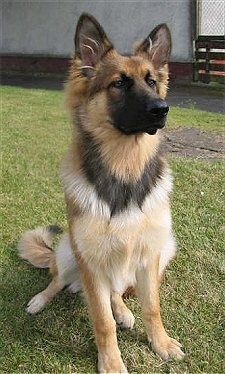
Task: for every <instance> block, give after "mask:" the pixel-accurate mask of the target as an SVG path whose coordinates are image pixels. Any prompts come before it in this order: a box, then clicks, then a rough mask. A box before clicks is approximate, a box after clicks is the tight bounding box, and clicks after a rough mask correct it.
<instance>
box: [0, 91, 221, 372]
mask: <svg viewBox="0 0 225 374" xmlns="http://www.w3.org/2000/svg"><path fill="white" fill-rule="evenodd" d="M2 103H3V105H2V119H1V126H2V141H1V151H2V154H3V158H2V188H1V206H2V216H1V217H2V220H1V225H2V227H1V248H0V251H1V253H0V283H1V287H0V329H1V338H0V373H9V374H11V373H29V374H30V373H31V374H34V373H37V374H39V373H54V374H55V373H57V374H70V373H77V374H78V373H79V374H80V373H94V372H95V370H96V362H97V353H96V347H95V344H94V337H93V332H92V329H91V326H90V323H89V320H88V314H87V307H86V305H85V302H84V301H83V298H82V296H80V295H71V294H69V293H68V292H66V291H65V292H63V293H61V294H60V295H59V296H58V297H57V298H56V299H55V300H54V301H53V302H52V303H51V304H50V305H49V306H48V307H47V308H46V309H45V310H44V311H43V312H42V313H40V314H39V315H37V316H34V317H31V316H28V315H27V314H26V312H25V306H26V303H27V301H28V300H29V299H30V298H31V297H32V296H33V295H34V294H35V293H37V292H38V291H40V290H41V289H43V288H44V287H46V285H47V284H48V281H49V275H48V273H47V272H46V270H38V269H34V268H32V267H31V266H29V265H28V264H26V263H25V262H23V261H21V260H20V259H18V257H17V251H16V246H17V241H18V238H19V237H20V234H21V232H22V231H24V230H25V229H27V228H33V227H36V226H37V225H40V224H41V225H42V224H50V223H56V222H57V223H59V224H61V225H62V226H64V227H66V213H65V204H64V199H63V193H62V189H61V186H60V183H59V180H58V169H59V165H60V162H61V158H62V155H63V154H64V153H65V151H66V149H67V146H68V144H69V142H70V124H69V119H68V116H67V115H66V113H65V111H64V109H63V95H62V93H61V92H58V91H45V90H33V89H21V88H13V87H4V88H2ZM182 118H184V119H183V120H182ZM204 118H206V122H207V125H206V126H207V131H210V130H211V131H220V130H219V128H218V123H221V122H222V121H221V119H222V117H221V115H217V114H209V113H206V112H204ZM195 121H196V122H195ZM170 123H171V126H172V123H175V125H178V124H179V125H180V126H181V125H182V124H183V125H184V126H188V127H190V126H193V125H195V124H197V125H198V126H200V127H204V119H203V112H200V111H195V110H191V109H180V108H174V109H172V110H171V113H170ZM170 163H171V166H172V168H173V171H174V176H175V189H174V194H173V202H172V207H173V216H174V228H175V232H176V236H177V240H178V244H179V252H178V256H177V258H176V260H175V261H174V262H173V263H172V264H171V266H170V267H169V269H168V270H167V272H166V276H165V279H164V281H163V284H162V290H161V299H162V315H163V320H164V322H165V325H166V327H167V330H168V331H169V333H170V334H171V335H172V336H173V337H175V338H179V340H180V341H181V342H182V344H183V346H184V349H185V352H186V358H185V360H184V361H183V362H179V363H177V362H172V361H171V362H168V363H162V361H161V360H160V359H159V358H157V357H156V356H155V355H154V354H153V353H152V352H151V350H150V349H149V348H148V346H147V343H146V337H145V333H144V328H143V325H142V322H141V317H140V307H139V304H138V302H137V300H136V299H135V298H133V299H130V300H129V301H128V305H129V307H130V308H131V309H132V311H133V312H134V314H135V316H136V324H135V327H134V329H133V330H132V331H131V332H129V331H128V332H126V331H118V341H119V346H120V349H121V351H122V355H123V358H124V361H125V363H126V364H127V366H128V368H129V372H130V373H139V374H142V373H221V374H222V373H224V371H225V367H224V352H223V349H224V344H223V341H222V338H223V337H222V315H223V312H224V304H223V300H222V299H223V292H224V289H223V287H224V268H225V264H224V234H225V222H224V216H225V205H224V200H225V197H224V190H223V188H224V173H225V163H224V162H223V161H210V162H207V161H199V160H198V161H197V160H189V159H181V158H173V159H171V162H170Z"/></svg>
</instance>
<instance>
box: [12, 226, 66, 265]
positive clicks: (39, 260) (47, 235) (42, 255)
mask: <svg viewBox="0 0 225 374" xmlns="http://www.w3.org/2000/svg"><path fill="white" fill-rule="evenodd" d="M61 232H62V229H61V228H60V227H58V226H48V227H37V228H36V229H34V230H29V231H25V232H24V233H23V234H22V236H21V239H20V241H19V243H18V252H19V256H20V257H21V258H23V259H24V260H27V261H29V262H30V263H31V264H32V265H33V266H35V267H37V268H49V267H50V265H51V262H52V260H53V258H54V256H55V254H54V252H53V251H52V249H51V244H52V240H53V238H54V236H55V235H56V234H59V233H61Z"/></svg>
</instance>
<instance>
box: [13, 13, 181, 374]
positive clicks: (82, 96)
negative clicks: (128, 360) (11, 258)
mask: <svg viewBox="0 0 225 374" xmlns="http://www.w3.org/2000/svg"><path fill="white" fill-rule="evenodd" d="M170 50H171V37H170V32H169V30H168V28H167V26H166V25H165V24H162V25H159V26H157V27H156V28H155V29H154V30H153V31H152V32H151V33H150V34H149V36H148V37H147V38H146V39H145V40H144V41H143V42H142V43H139V44H136V46H135V51H134V54H133V55H131V56H123V55H121V54H119V53H118V52H117V51H116V50H115V49H114V47H113V45H112V44H111V42H110V41H109V39H108V38H107V36H106V34H105V32H104V31H103V29H102V27H101V26H100V25H99V24H98V22H97V21H96V20H95V19H94V18H93V17H92V16H90V15H87V14H83V15H82V16H81V17H80V19H79V21H78V25H77V30H76V35H75V56H74V59H73V61H72V64H71V69H70V75H69V79H68V82H67V85H66V95H67V105H68V108H69V110H70V112H71V117H72V121H73V125H74V134H73V142H72V145H71V148H70V150H69V152H68V154H67V156H66V158H65V160H64V161H63V165H62V170H61V179H62V183H63V186H64V191H65V199H66V203H67V209H68V225H69V233H68V234H65V235H63V237H62V239H61V240H60V242H59V245H58V247H57V249H56V252H55V253H53V252H51V251H50V250H49V247H50V242H48V241H49V239H50V238H49V235H50V236H51V234H52V232H53V231H54V230H52V229H50V230H49V229H48V228H46V229H44V228H38V229H36V230H33V231H29V232H26V233H25V234H24V235H23V236H22V238H21V241H20V245H19V248H20V255H21V257H23V258H25V259H27V260H29V261H30V262H32V263H33V264H34V265H37V266H40V265H41V260H40V257H41V256H42V257H43V260H42V261H43V266H49V267H50V268H51V272H52V275H53V280H52V282H51V283H50V285H49V286H48V288H47V289H46V290H44V291H43V292H41V293H40V294H38V295H36V296H35V297H34V298H33V299H32V300H31V301H30V303H29V305H28V312H30V313H36V312H38V311H40V310H41V309H42V308H43V307H44V306H45V304H46V302H48V301H50V300H51V299H52V297H54V295H55V294H56V293H57V292H59V291H60V290H61V289H62V288H63V287H65V286H66V285H67V286H69V287H70V288H71V290H72V291H74V292H77V291H78V290H80V289H81V288H82V289H83V291H84V294H85V296H86V300H87V303H88V308H89V312H90V318H91V320H92V323H93V327H94V332H95V338H96V344H97V347H98V370H99V372H100V373H123V372H126V367H125V365H124V363H123V361H122V358H121V355H120V351H119V348H118V345H117V338H116V323H115V321H116V322H117V324H119V325H120V326H122V327H125V328H132V327H133V324H134V316H133V314H132V313H131V312H130V310H129V309H128V308H127V307H126V305H125V304H124V302H123V299H122V296H123V294H124V293H125V291H126V290H127V289H128V288H129V287H133V288H134V289H135V292H136V294H137V296H138V298H139V300H140V303H141V306H142V315H143V320H144V323H145V326H146V332H147V337H148V340H149V342H151V346H152V348H153V350H154V351H155V352H156V353H157V354H158V355H159V356H160V357H162V358H163V359H165V360H167V359H169V358H177V359H181V358H182V357H183V355H184V354H183V352H182V351H181V349H180V347H181V345H180V344H179V343H178V342H177V341H176V340H174V339H172V338H170V337H169V336H168V335H167V333H166V331H165V329H164V327H163V324H162V320H161V317H160V302H159V283H160V278H161V275H162V273H163V271H164V270H165V268H166V266H167V264H168V263H169V261H170V260H171V259H172V258H173V257H174V255H175V251H176V245H175V240H174V237H173V233H172V222H171V214H170V204H169V195H170V191H171V188H172V178H171V173H170V170H169V168H168V166H167V163H166V161H165V159H164V156H163V153H162V150H161V139H160V129H161V128H162V127H163V126H164V125H165V120H166V115H167V112H168V107H167V104H166V102H165V96H166V92H167V82H168V59H169V56H170ZM35 248H36V249H35ZM36 255H37V256H36ZM74 255H75V256H74ZM36 257H38V260H37V259H36ZM46 258H47V260H46Z"/></svg>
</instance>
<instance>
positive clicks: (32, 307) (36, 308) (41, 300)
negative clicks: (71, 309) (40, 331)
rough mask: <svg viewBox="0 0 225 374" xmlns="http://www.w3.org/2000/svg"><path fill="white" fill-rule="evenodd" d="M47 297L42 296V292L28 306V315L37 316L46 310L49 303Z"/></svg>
mask: <svg viewBox="0 0 225 374" xmlns="http://www.w3.org/2000/svg"><path fill="white" fill-rule="evenodd" d="M47 302H48V301H47V299H46V297H45V296H44V295H43V294H42V292H40V293H38V294H37V295H35V296H34V297H33V298H32V299H31V300H30V301H29V303H28V304H27V309H26V310H27V313H29V314H36V313H38V312H40V311H41V310H42V309H44V307H45V305H46V303H47Z"/></svg>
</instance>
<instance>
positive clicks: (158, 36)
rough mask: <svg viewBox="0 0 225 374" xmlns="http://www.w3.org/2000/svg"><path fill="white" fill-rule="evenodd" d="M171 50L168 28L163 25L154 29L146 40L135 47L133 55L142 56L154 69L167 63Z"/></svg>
mask: <svg viewBox="0 0 225 374" xmlns="http://www.w3.org/2000/svg"><path fill="white" fill-rule="evenodd" d="M171 48H172V42H171V34H170V30H169V28H168V26H167V25H166V24H165V23H163V24H161V25H158V26H156V27H155V28H154V30H153V31H152V32H151V33H150V34H149V35H148V37H147V38H146V39H144V41H143V42H142V43H140V44H139V45H137V46H136V47H135V55H144V57H147V58H148V59H150V61H151V62H152V63H153V65H154V67H155V69H157V70H158V69H160V68H162V67H163V66H164V65H165V64H167V63H168V61H169V58H170V53H171Z"/></svg>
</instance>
